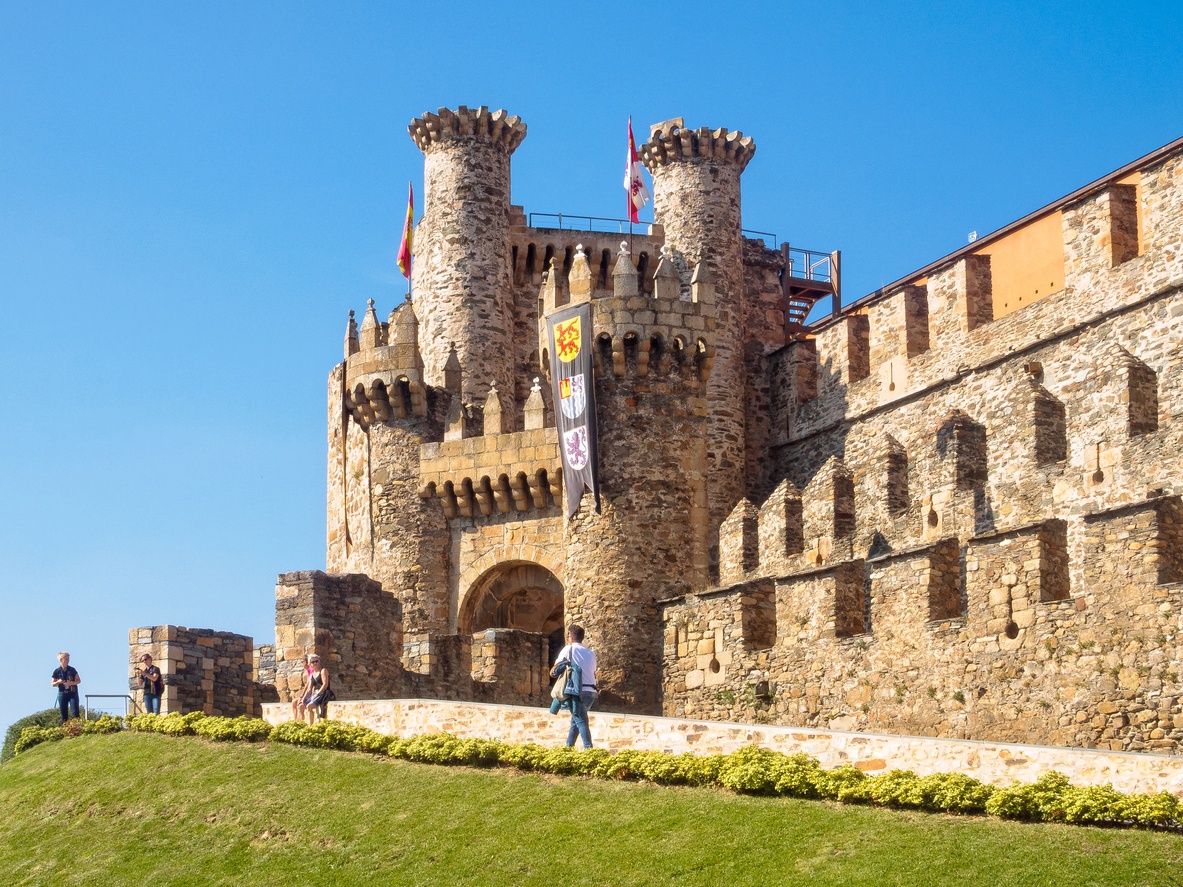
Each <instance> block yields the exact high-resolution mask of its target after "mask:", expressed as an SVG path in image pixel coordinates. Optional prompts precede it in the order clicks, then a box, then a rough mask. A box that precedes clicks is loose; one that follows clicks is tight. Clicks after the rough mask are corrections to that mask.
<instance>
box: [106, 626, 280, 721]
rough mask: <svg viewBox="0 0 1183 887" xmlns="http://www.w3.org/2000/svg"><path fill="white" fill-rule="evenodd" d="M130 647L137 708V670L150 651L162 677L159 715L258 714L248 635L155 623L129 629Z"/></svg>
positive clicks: (131, 688)
mask: <svg viewBox="0 0 1183 887" xmlns="http://www.w3.org/2000/svg"><path fill="white" fill-rule="evenodd" d="M128 646H129V647H130V650H129V654H128V669H127V670H128V690H129V692H130V693H131V694H132V696H133V697H134V698H135V700H136V704H137V705H138V706H139V709H140V711H143V693H142V691H141V690H140V685H139V681H138V680H136V677H135V669H136V667H137V666H138V665H139V660H140V657H141V656H143V655H144V654H145V653H148V654H150V655H151V656H152V661H153V663H154V664H155V665H156V666H157V667H158V668H159V669H160V671H161V674H162V675H163V677H164V696H163V698H162V699H161V700H160V712H161V714H168V713H169V712H174V711H179V712H185V713H187V712H191V711H203V712H205V713H206V714H209V715H222V716H224V717H237V716H238V715H248V716H251V717H257V716H258V714H259V703H260V699H259V687H258V685H257V684H256V680H255V649H254V642H253V641H252V640H251V638H249V637H246V636H245V635H240V634H232V633H231V632H228V631H212V630H209V629H203V628H185V627H184V626H180V625H154V626H149V627H147V628H133V629H131V631H130V632H129V633H128Z"/></svg>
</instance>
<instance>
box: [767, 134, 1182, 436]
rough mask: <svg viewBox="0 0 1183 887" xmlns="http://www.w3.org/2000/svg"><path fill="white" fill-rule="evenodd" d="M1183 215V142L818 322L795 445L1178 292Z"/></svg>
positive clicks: (791, 420) (814, 327)
mask: <svg viewBox="0 0 1183 887" xmlns="http://www.w3.org/2000/svg"><path fill="white" fill-rule="evenodd" d="M1180 217H1183V140H1179V141H1177V142H1174V143H1172V144H1171V145H1168V146H1166V147H1165V148H1163V149H1161V150H1160V151H1156V152H1154V153H1153V154H1150V155H1147V156H1146V157H1144V158H1141V159H1140V160H1138V161H1135V162H1134V163H1132V164H1129V165H1128V166H1126V167H1123V168H1122V169H1120V170H1118V171H1116V172H1114V173H1113V174H1111V175H1110V176H1107V177H1105V178H1104V179H1101V180H1098V181H1097V182H1094V183H1092V184H1091V185H1088V186H1086V187H1085V188H1082V189H1080V190H1079V191H1077V192H1074V193H1073V194H1071V195H1068V196H1067V197H1065V198H1063V199H1062V200H1060V201H1057V202H1056V203H1054V204H1051V205H1050V206H1048V207H1044V208H1043V209H1041V210H1038V211H1037V212H1035V213H1032V214H1031V215H1030V216H1027V217H1025V218H1024V219H1020V220H1019V221H1017V222H1015V223H1013V224H1011V225H1008V226H1006V227H1005V228H1003V229H1001V230H1000V231H999V232H997V233H996V234H993V235H990V236H989V237H986V238H982V239H981V240H979V241H976V242H975V243H973V244H971V245H969V246H967V247H964V248H962V249H961V250H959V251H957V252H956V253H953V254H952V255H950V256H946V257H944V258H942V259H939V260H937V261H936V262H934V263H932V264H930V265H928V266H926V267H925V268H922V269H920V270H919V271H917V272H915V273H914V274H912V275H909V276H908V277H905V278H901V279H900V280H899V281H896V282H895V283H892V284H889V285H888V286H886V287H884V288H883V289H881V290H879V291H877V292H876V293H873V294H871V295H870V296H867V297H865V298H863V299H860V300H858V301H857V302H855V303H853V304H852V305H849V306H847V307H846V308H844V309H843V311H842V312H841V313H840V314H837V315H835V316H833V317H830V318H825V319H823V320H821V321H819V322H817V323H815V324H813V325H812V326H811V327H810V328H809V334H810V335H811V338H812V340H813V341H814V343H815V344H814V346H813V347H815V348H816V352H817V359H816V362H817V367H816V368H815V370H813V371H811V372H814V373H815V375H818V376H820V377H821V382H822V384H821V385H820V386H815V390H814V391H813V392H812V393H799V395H798V398H797V400H798V402H799V403H805V402H806V401H809V400H811V399H812V398H813V397H817V398H819V399H820V400H821V401H822V404H819V405H818V406H817V407H812V406H811V407H809V408H806V409H804V410H802V411H800V413H799V414H798V415H797V416H796V417H795V418H789V417H787V416H786V417H783V421H784V423H785V427H787V426H788V425H790V424H791V425H793V426H794V429H793V432H792V433H790V434H789V435H788V439H791V438H792V437H795V436H798V435H800V434H808V433H810V432H811V431H812V430H814V429H816V428H817V427H818V425H817V421H816V419H815V417H816V418H817V419H820V418H821V414H822V413H826V412H829V414H830V415H832V414H833V413H832V408H833V407H834V406H836V405H837V403H838V402H839V401H841V405H842V407H843V410H844V412H845V414H846V415H847V416H850V415H852V414H854V415H857V414H859V413H862V412H865V411H866V410H868V409H873V408H875V407H877V406H879V405H882V404H885V403H889V402H892V401H896V400H900V399H903V398H906V397H909V396H913V395H915V394H916V393H917V392H919V391H923V390H926V389H931V388H933V387H935V386H937V385H939V384H941V383H942V382H945V381H947V380H949V379H951V378H955V377H957V376H959V375H964V374H966V373H967V372H969V371H971V370H972V368H974V367H977V366H982V365H989V364H990V363H992V362H994V361H997V360H999V359H1002V358H1004V357H1006V356H1007V355H1008V354H1011V353H1015V352H1021V351H1023V350H1024V349H1028V348H1032V347H1035V346H1037V345H1038V343H1040V342H1046V341H1048V340H1051V339H1054V338H1056V337H1057V336H1065V335H1070V334H1071V333H1072V332H1073V331H1075V330H1079V329H1083V328H1087V327H1088V326H1090V325H1095V324H1096V323H1097V322H1099V321H1101V320H1102V319H1103V318H1104V317H1106V316H1108V315H1111V314H1112V313H1114V312H1115V311H1122V310H1124V309H1128V308H1131V307H1133V306H1134V305H1136V304H1137V303H1138V302H1140V301H1143V300H1145V299H1147V298H1151V297H1153V296H1154V295H1155V294H1156V293H1158V294H1161V293H1163V292H1164V291H1168V290H1170V289H1172V288H1176V287H1179V286H1180V285H1183V260H1181V258H1180V250H1179V247H1180V245H1181V242H1183V237H1181V232H1180V230H1179V228H1178V225H1177V221H1178V219H1179V218H1180ZM1167 220H1171V221H1167ZM1172 223H1176V224H1172ZM798 347H799V346H798V343H791V344H790V345H788V346H786V348H787V349H794V348H798ZM803 420H804V421H803Z"/></svg>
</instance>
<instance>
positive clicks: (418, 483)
mask: <svg viewBox="0 0 1183 887" xmlns="http://www.w3.org/2000/svg"><path fill="white" fill-rule="evenodd" d="M663 127H664V129H662V128H655V129H654V133H653V136H652V138H651V139H650V141H649V143H648V144H646V145H645V146H644V148H643V153H644V161H645V163H646V164H648V166H649V167H650V169H651V171H652V173H653V176H654V192H655V207H656V220H657V221H656V224H655V225H654V226H652V229H651V230H649V231H647V232H646V233H645V234H643V235H640V236H636V237H634V238H632V249H631V250H630V249H629V248H628V245H627V243H621V242H620V241H619V236H615V237H609V236H607V235H604V234H597V233H595V232H591V231H587V232H570V231H560V230H555V229H546V228H529V227H527V226H526V225H525V224H524V222H525V219H524V214H523V212H522V210H521V209H520V208H518V207H515V206H512V205H511V204H510V158H511V156H512V154H513V152H514V150H515V149H516V148H517V147H518V145H520V144H521V142H522V140H523V139H524V138H525V136H526V127H525V124H523V123H522V122H521V121H520V119H519V118H517V117H511V116H508V115H507V114H506V113H505V112H504V111H497V112H489V111H488V110H487V109H485V108H481V109H477V110H472V109H469V108H464V107H462V108H460V109H458V110H456V111H452V110H448V109H441V110H440V111H439V112H438V113H435V114H424V115H423V117H421V118H419V119H416V120H415V121H413V122H412V124H411V126H410V133H411V137H412V139H413V140H414V141H415V143H416V144H417V145H418V146H419V148H420V149H421V150H422V151H423V154H424V159H425V165H424V169H425V188H424V190H425V205H424V211H423V216H422V218H421V220H420V221H419V224H418V227H417V229H416V233H415V261H414V265H413V272H412V274H413V278H412V283H413V286H412V291H413V293H414V299H413V301H408V302H405V303H403V304H402V305H401V306H399V307H398V308H397V309H395V310H394V311H393V312H391V314H390V316H389V318H388V319H387V320H386V321H385V322H382V321H380V320H379V318H378V315H377V313H376V311H375V308H374V306H373V304H372V303H371V305H370V306H369V308H368V309H367V310H366V312H365V314H364V316H363V318H362V321H361V324H360V327H359V326H358V325H357V324H356V321H355V320H354V319H353V317H352V316H351V319H350V323H349V326H348V330H347V334H346V344H345V361H344V363H343V364H341V365H340V366H338V367H337V368H336V369H335V370H334V371H333V373H332V374H331V376H330V380H329V485H328V527H329V529H328V569H329V572H330V573H341V574H365V575H367V576H369V577H371V578H372V579H374V580H376V581H377V582H379V583H380V584H381V586H382V589H383V590H384V591H385V592H388V593H390V594H392V595H393V596H394V597H395V598H396V599H397V600H398V602H399V604H400V606H401V626H400V627H401V631H402V632H403V633H404V646H405V644H406V640H405V638H406V637H413V638H420V639H422V643H425V644H428V645H430V643H431V642H430V641H427V640H426V638H432V637H436V638H438V637H445V636H457V635H458V636H471V635H472V634H473V633H474V632H479V631H484V630H490V629H494V630H503V631H521V632H530V633H534V634H538V635H546V636H547V638H548V640H547V649H548V651H549V650H550V649H551V648H552V647H553V645H554V644H555V643H556V642H557V638H559V637H561V634H562V628H563V626H564V625H566V624H570V623H572V622H575V621H578V622H581V623H582V624H584V625H585V626H586V628H587V629H588V631H589V638H590V639H592V642H594V644H595V646H596V649H597V650H598V651H599V654H600V660H601V662H602V666H601V683H602V684H603V686H604V695H603V698H604V700H605V702H606V703H607V702H609V701H612V702H615V703H616V704H618V705H620V706H623V707H628V708H632V709H639V710H648V711H657V710H659V708H660V662H659V659H658V658H656V657H654V655H653V651H654V650H657V649H659V648H660V646H661V617H660V612H659V607H658V604H659V602H660V601H661V600H663V599H666V598H669V597H672V596H676V595H678V594H683V593H686V592H688V591H694V590H702V589H705V588H707V587H708V586H710V585H711V582H712V580H711V575H712V569H713V567H712V559H713V558H717V544H718V528H719V525H720V524H721V522H722V520H723V519H724V518H725V517H726V516H727V514H728V513H729V512H730V511H731V509H732V508H733V507H734V505H735V503H736V502H737V501H739V500H740V499H742V498H743V497H744V496H745V495H746V493H747V487H746V468H747V465H746V450H745V436H744V431H745V416H744V412H745V408H746V406H747V405H746V396H745V381H744V380H745V366H744V349H745V341H744V328H745V311H744V304H743V303H744V294H743V287H744V273H743V248H742V242H741V226H740V211H739V203H740V188H739V177H740V174H741V173H742V171H743V169H744V167H745V166H746V165H747V162H748V161H749V160H750V158H751V156H752V154H753V153H754V151H755V145H754V143H753V142H752V140H751V139H750V138H745V137H744V136H743V135H742V134H740V133H728V132H727V131H726V130H715V131H711V130H706V129H703V130H697V131H689V130H684V129H682V128H681V121H671V122H670V123H668V124H663ZM663 231H664V235H663ZM579 301H591V302H592V305H593V307H594V313H593V316H594V327H595V336H596V349H597V351H596V397H597V404H598V427H599V435H600V447H599V450H600V464H601V474H600V477H601V485H602V492H603V501H604V507H603V511H602V513H600V514H596V513H594V512H591V511H589V510H588V509H587V508H584V509H582V510H581V511H580V513H579V514H577V515H576V516H575V517H574V518H573V519H572V520H570V521H566V520H564V519H563V517H562V513H561V510H560V508H559V507H558V505H556V502H558V501H560V499H561V492H560V491H561V484H562V477H561V468H560V460H559V453H558V448H557V438H556V435H555V430H554V427H553V426H554V421H553V416H552V413H551V410H552V404H551V403H550V401H551V395H550V392H549V385H548V378H547V374H548V373H549V366H548V361H547V359H546V355H545V343H544V338H545V335H544V333H545V318H546V316H547V314H548V313H550V312H551V311H554V310H556V309H559V308H562V307H564V306H565V305H568V304H571V303H574V302H579ZM779 325H780V326H783V323H781V324H779ZM774 326H776V324H774ZM759 333H760V334H764V335H766V336H767V335H769V334H770V335H771V337H772V343H773V344H780V343H781V342H783V331H782V330H778V329H772V330H762V331H759ZM760 350H761V351H763V348H761V349H760ZM714 569H715V571H716V574H717V568H714Z"/></svg>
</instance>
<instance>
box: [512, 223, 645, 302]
mask: <svg viewBox="0 0 1183 887" xmlns="http://www.w3.org/2000/svg"><path fill="white" fill-rule="evenodd" d="M510 238H511V241H512V244H513V247H512V264H513V281H514V285H515V286H517V287H524V288H528V289H530V291H531V295H533V293H535V292H537V290H538V287H540V286H541V285H542V282H543V280H545V279H546V278H547V277H548V272H549V269H550V267H551V265H552V263H553V264H554V265H555V267H557V268H558V271H559V273H558V277H557V280H558V281H559V282H561V283H562V282H564V281H566V279H567V275H569V274H570V273H571V267H572V265H573V264H574V262H575V253H576V252H577V251H578V250H579V248H580V247H582V249H583V252H584V253H585V255H586V257H587V262H588V265H589V267H590V269H591V281H592V291H593V293H602V292H611V291H612V286H613V282H612V275H613V271H614V270H615V268H616V263H617V260H618V259H619V256H620V243H621V241H620V234H617V233H605V232H603V231H578V230H570V229H566V228H564V229H561V230H560V229H558V228H530V227H527V226H526V225H525V224H522V225H519V226H515V227H514V228H511V229H510ZM664 242H665V235H664V232H663V230H662V228H661V226H660V225H650V226H649V233H647V234H634V235H630V237H629V243H630V245H629V246H628V251H629V254H630V255H631V256H633V258H632V262H633V265H634V266H635V268H636V271H637V280H638V284H637V286H638V289H639V290H640V291H641V292H643V293H652V292H653V269H654V268H655V267H656V262H657V257H658V256H659V255H660V253H661V247H662V244H663V243H664ZM564 285H565V284H564Z"/></svg>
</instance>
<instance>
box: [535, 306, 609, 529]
mask: <svg viewBox="0 0 1183 887" xmlns="http://www.w3.org/2000/svg"><path fill="white" fill-rule="evenodd" d="M546 333H547V338H548V340H549V342H548V344H549V345H550V378H551V384H552V386H553V394H554V402H555V425H556V426H558V432H559V451H560V454H561V455H562V458H563V486H564V487H565V488H566V491H567V517H568V518H570V517H572V516H574V514H575V512H577V511H578V510H579V502H580V500H581V499H583V491H584V490H590V491H591V494H592V496H594V497H595V501H596V511H597V512H598V511H599V510H600V478H599V458H598V454H597V450H596V395H595V385H594V381H593V379H592V363H593V361H592V351H591V342H592V324H591V306H590V305H589V304H588V303H586V302H584V303H583V304H581V305H572V306H570V307H568V308H564V309H563V310H561V311H556V312H555V313H554V314H552V315H550V316H549V317H547V318H546Z"/></svg>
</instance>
